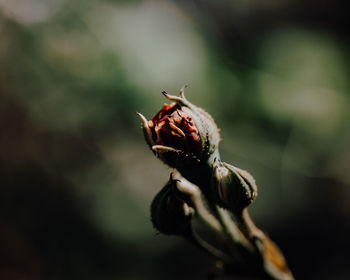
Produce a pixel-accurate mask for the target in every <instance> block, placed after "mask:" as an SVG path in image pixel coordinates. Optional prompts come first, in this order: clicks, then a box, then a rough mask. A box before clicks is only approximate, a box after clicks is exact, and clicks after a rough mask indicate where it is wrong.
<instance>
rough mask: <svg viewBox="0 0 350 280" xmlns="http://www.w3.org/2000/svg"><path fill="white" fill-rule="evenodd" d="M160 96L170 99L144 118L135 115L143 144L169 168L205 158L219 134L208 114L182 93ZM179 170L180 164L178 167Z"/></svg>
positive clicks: (217, 140)
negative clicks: (140, 122) (149, 118)
mask: <svg viewBox="0 0 350 280" xmlns="http://www.w3.org/2000/svg"><path fill="white" fill-rule="evenodd" d="M163 95H164V96H165V97H166V98H167V99H169V100H170V101H173V103H171V104H164V106H163V108H162V109H161V110H160V111H159V112H158V113H157V114H156V115H155V116H154V117H153V118H152V119H151V120H149V121H148V120H147V119H146V118H145V117H144V116H143V115H141V114H139V113H138V115H139V116H140V118H141V120H142V124H143V131H144V135H145V138H146V141H147V143H148V144H149V146H150V147H151V149H152V150H153V151H154V152H155V154H156V155H158V157H159V158H160V159H162V160H163V161H164V162H165V163H167V164H168V165H169V166H171V167H175V168H178V167H179V165H187V163H188V162H189V161H190V162H191V161H192V162H193V161H194V160H195V161H197V162H199V161H206V160H208V159H209V158H210V157H211V156H212V155H213V154H214V153H215V151H217V149H218V143H219V139H220V137H219V133H218V128H217V126H216V124H215V123H214V121H213V119H212V118H211V116H210V115H209V114H208V113H206V112H205V111H204V110H202V109H200V108H198V107H196V106H195V105H193V104H192V103H190V102H189V101H187V99H186V98H185V96H184V89H181V91H180V96H179V97H178V96H172V95H169V94H167V93H166V92H163ZM180 169H181V167H180Z"/></svg>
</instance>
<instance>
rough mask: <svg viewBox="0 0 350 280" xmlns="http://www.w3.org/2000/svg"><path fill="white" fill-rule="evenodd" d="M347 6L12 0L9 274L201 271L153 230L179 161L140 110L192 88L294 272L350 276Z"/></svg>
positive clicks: (1, 23)
mask: <svg viewBox="0 0 350 280" xmlns="http://www.w3.org/2000/svg"><path fill="white" fill-rule="evenodd" d="M347 6H348V4H347V3H346V2H345V1H344V2H342V1H340V0H338V1H326V2H323V3H322V4H321V3H319V2H318V1H307V3H305V1H298V0H285V1H241V0H237V1H234V0H232V1H202V0H199V1H168V0H163V1H112V0H109V1H107V0H106V1H97V0H87V1H82V0H74V1H72V0H71V1H68V0H50V1H42V0H0V38H1V41H0V125H1V128H2V133H1V135H0V174H1V177H0V178H1V187H0V202H1V203H0V208H1V212H0V213H1V217H0V218H1V219H0V245H1V248H3V249H2V250H0V268H1V269H0V278H1V279H19V278H23V277H24V278H25V279H82V278H84V279H204V277H205V275H206V271H203V269H202V267H207V266H208V265H209V264H210V263H211V260H210V259H209V258H207V257H206V256H205V255H202V254H201V253H200V252H197V251H196V250H195V249H194V248H192V247H190V246H188V245H187V244H186V243H185V242H182V241H181V240H178V239H175V238H166V237H162V236H155V235H154V234H155V231H154V230H153V229H152V228H151V223H150V221H149V205H150V202H151V200H152V197H153V196H154V195H155V194H156V192H157V191H158V190H159V189H160V187H161V186H162V185H163V183H164V182H165V180H166V179H167V176H165V177H164V174H166V170H167V168H166V167H165V166H164V165H162V164H161V163H160V162H158V161H157V160H155V159H154V158H153V155H152V154H151V153H150V152H149V151H148V149H147V147H146V145H145V144H144V143H143V136H142V134H141V130H140V129H139V121H138V120H137V118H136V116H135V111H142V112H143V113H145V115H146V116H147V117H150V116H152V115H153V114H154V112H156V111H157V110H158V109H159V108H160V107H161V105H162V102H164V100H163V99H162V96H161V94H160V92H161V90H167V91H168V92H170V93H173V94H175V93H177V91H178V90H179V89H180V88H181V87H182V86H183V85H184V84H189V88H188V89H187V94H186V95H187V97H188V99H189V100H191V101H192V102H193V103H195V104H198V105H199V106H200V107H203V108H205V109H206V110H207V111H209V112H210V113H211V114H212V115H213V116H214V117H215V120H216V122H217V124H218V126H219V127H220V128H221V129H222V131H221V134H222V139H223V140H222V143H221V154H222V156H223V158H224V160H226V161H229V162H233V163H234V164H235V165H237V166H239V167H241V168H244V169H248V170H249V171H250V172H251V173H252V174H253V175H254V176H255V178H256V180H257V184H258V187H259V197H258V199H257V201H256V202H255V204H254V205H253V206H252V208H253V209H252V212H253V213H252V214H253V216H254V217H255V219H256V220H257V222H258V224H259V225H261V226H262V227H263V228H265V229H266V230H267V231H268V232H269V233H270V235H271V236H272V238H273V239H275V240H276V241H277V242H278V243H279V245H281V247H282V249H283V251H284V253H285V255H286V257H287V259H288V261H289V264H290V267H291V269H292V270H293V271H294V273H295V276H296V278H297V279H332V278H334V277H335V275H336V278H337V279H348V278H349V275H350V271H349V268H348V265H347V259H348V256H347V252H348V250H349V249H350V244H349V241H348V236H349V234H350V225H349V222H348V221H349V219H350V206H349V205H350V204H349V202H348V201H349V199H350V170H349V166H350V165H349V162H350V145H349V143H350V129H349V119H350V110H349V109H350V95H349V87H350V85H349V74H350V73H349V72H350V70H349V35H348V32H347V29H346V27H345V26H346V24H347V23H348V21H349V19H348V15H347V10H348V9H347V8H348V7H347ZM194 258H196V259H197V260H196V261H195V262H194V261H193V259H194Z"/></svg>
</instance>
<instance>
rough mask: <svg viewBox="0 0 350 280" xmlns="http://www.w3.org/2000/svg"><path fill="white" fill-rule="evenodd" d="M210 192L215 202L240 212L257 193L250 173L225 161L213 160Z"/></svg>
mask: <svg viewBox="0 0 350 280" xmlns="http://www.w3.org/2000/svg"><path fill="white" fill-rule="evenodd" d="M213 167H214V169H213V171H214V172H213V182H212V188H213V190H212V193H213V194H214V197H215V198H216V199H215V200H216V203H217V204H218V205H219V206H221V207H223V208H226V209H229V210H232V211H233V212H241V211H242V210H243V209H244V208H245V207H247V206H248V205H249V204H251V203H252V202H253V201H254V200H255V198H256V197H257V195H258V190H257V186H256V184H255V180H254V178H253V176H252V175H250V174H249V173H248V172H247V171H245V170H242V169H239V168H237V167H235V166H233V165H230V164H228V163H225V162H215V163H214V166H213Z"/></svg>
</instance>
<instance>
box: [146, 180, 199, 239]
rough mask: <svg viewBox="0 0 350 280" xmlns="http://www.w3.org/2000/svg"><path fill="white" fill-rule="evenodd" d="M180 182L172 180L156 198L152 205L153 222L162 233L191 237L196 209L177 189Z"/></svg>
mask: <svg viewBox="0 0 350 280" xmlns="http://www.w3.org/2000/svg"><path fill="white" fill-rule="evenodd" d="M177 181H178V180H174V179H173V178H172V174H171V175H170V179H169V181H168V183H167V184H166V185H165V186H164V188H163V189H161V191H160V192H159V193H158V194H157V195H156V196H155V198H154V199H153V201H152V204H151V221H152V224H153V226H154V227H155V228H156V229H157V230H158V231H159V232H161V233H164V234H168V235H171V234H174V235H183V236H187V237H189V236H190V235H191V232H192V231H191V219H192V216H193V214H194V209H193V208H192V207H190V206H189V203H187V202H186V201H185V200H186V197H184V196H183V195H181V193H180V192H179V190H178V189H177V187H176V183H177Z"/></svg>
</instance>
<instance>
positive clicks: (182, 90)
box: [180, 85, 187, 98]
mask: <svg viewBox="0 0 350 280" xmlns="http://www.w3.org/2000/svg"><path fill="white" fill-rule="evenodd" d="M185 88H187V85H184V86H183V87H182V88H181V89H180V97H181V98H185Z"/></svg>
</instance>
